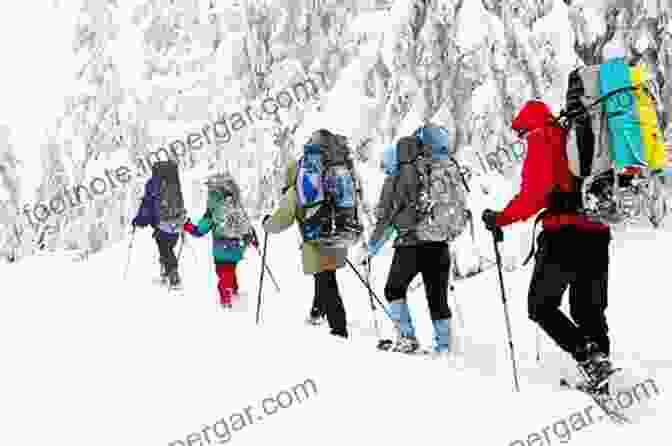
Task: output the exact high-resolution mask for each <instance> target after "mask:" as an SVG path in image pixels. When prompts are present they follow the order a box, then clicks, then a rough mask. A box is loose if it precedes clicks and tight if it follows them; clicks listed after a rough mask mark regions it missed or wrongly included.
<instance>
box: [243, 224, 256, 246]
mask: <svg viewBox="0 0 672 446" xmlns="http://www.w3.org/2000/svg"><path fill="white" fill-rule="evenodd" d="M243 240H245V243H249V244H250V245H252V246H254V247H255V248H257V249H259V239H258V238H257V232H256V231H255V230H254V228H252V231H251V232H249V233H247V234H245V236H244V237H243Z"/></svg>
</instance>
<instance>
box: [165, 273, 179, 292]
mask: <svg viewBox="0 0 672 446" xmlns="http://www.w3.org/2000/svg"><path fill="white" fill-rule="evenodd" d="M168 289H170V290H182V279H181V278H180V275H179V273H178V272H177V271H173V272H171V273H170V274H169V275H168Z"/></svg>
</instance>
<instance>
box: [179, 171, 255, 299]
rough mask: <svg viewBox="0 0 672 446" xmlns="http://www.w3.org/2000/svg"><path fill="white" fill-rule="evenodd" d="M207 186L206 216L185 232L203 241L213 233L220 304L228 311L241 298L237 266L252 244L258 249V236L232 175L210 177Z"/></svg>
mask: <svg viewBox="0 0 672 446" xmlns="http://www.w3.org/2000/svg"><path fill="white" fill-rule="evenodd" d="M206 185H207V187H208V199H207V204H206V210H205V214H204V215H203V217H201V219H200V220H199V221H198V224H196V225H194V224H193V223H192V222H191V220H187V222H186V223H185V224H184V230H185V231H186V232H188V233H189V234H191V235H193V236H195V237H202V236H204V235H206V234H207V233H208V232H210V231H211V230H212V255H213V257H214V261H215V272H216V273H217V277H218V279H219V283H218V285H217V289H218V290H219V303H220V305H222V307H223V308H224V309H225V310H230V309H232V308H233V300H234V299H238V298H239V297H240V295H239V292H238V279H237V277H236V266H237V264H238V262H240V260H241V259H242V258H243V254H244V253H245V249H246V248H247V246H248V245H249V244H252V245H253V246H255V247H258V246H259V243H258V240H257V234H256V232H255V231H254V228H253V227H252V225H251V224H250V220H249V218H248V217H247V215H246V213H245V210H244V209H243V208H242V205H241V193H240V188H239V187H238V185H237V184H236V181H235V180H234V178H233V176H231V174H229V173H224V174H215V175H212V176H210V177H209V178H208V179H207V181H206Z"/></svg>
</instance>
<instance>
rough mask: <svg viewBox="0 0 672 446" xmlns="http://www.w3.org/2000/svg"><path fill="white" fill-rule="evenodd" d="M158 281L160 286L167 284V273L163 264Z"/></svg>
mask: <svg viewBox="0 0 672 446" xmlns="http://www.w3.org/2000/svg"><path fill="white" fill-rule="evenodd" d="M158 281H159V282H160V283H161V284H162V285H166V284H168V272H167V271H166V266H165V265H164V264H161V271H160V272H159V278H158Z"/></svg>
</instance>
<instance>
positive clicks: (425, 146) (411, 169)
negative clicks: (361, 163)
mask: <svg viewBox="0 0 672 446" xmlns="http://www.w3.org/2000/svg"><path fill="white" fill-rule="evenodd" d="M397 151H398V153H397V159H398V163H399V169H398V172H399V175H398V178H397V181H396V184H395V189H396V196H397V199H398V202H399V203H400V208H399V209H398V211H397V212H402V211H403V212H405V213H409V214H410V218H409V221H411V222H415V225H414V229H413V232H414V236H415V238H416V239H417V240H419V241H427V242H443V241H453V240H454V239H456V238H457V237H459V236H460V235H461V234H462V233H463V232H464V229H465V228H466V226H467V224H468V223H469V222H470V221H471V214H470V211H469V209H468V207H467V193H468V191H469V189H468V186H467V183H466V181H465V180H464V177H463V176H462V173H461V172H460V167H459V164H458V163H457V162H456V160H455V159H454V158H453V157H452V156H451V154H450V152H449V148H448V133H447V130H446V129H444V128H441V127H434V126H429V127H421V128H419V129H418V130H416V132H415V134H414V135H413V136H409V137H402V138H400V139H399V141H398V142H397Z"/></svg>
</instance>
